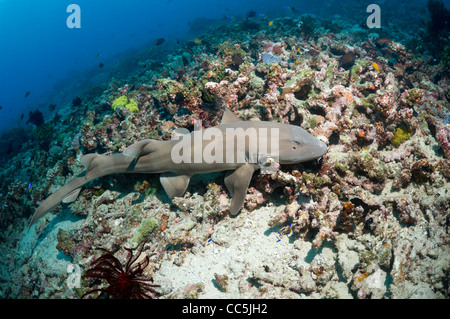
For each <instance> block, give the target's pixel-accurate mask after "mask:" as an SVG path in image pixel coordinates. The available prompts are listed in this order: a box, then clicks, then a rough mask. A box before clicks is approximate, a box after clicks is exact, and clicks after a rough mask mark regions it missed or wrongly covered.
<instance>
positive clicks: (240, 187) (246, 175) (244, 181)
mask: <svg viewBox="0 0 450 319" xmlns="http://www.w3.org/2000/svg"><path fill="white" fill-rule="evenodd" d="M255 169H256V168H255V167H254V166H253V165H251V164H245V165H242V166H241V167H239V168H238V169H237V170H235V171H234V172H232V173H231V174H230V175H228V176H227V177H225V185H226V186H227V188H228V191H229V192H230V194H231V197H232V198H231V205H230V212H231V214H232V215H236V214H237V213H238V212H239V211H240V210H241V208H242V206H244V200H245V195H247V189H248V186H249V185H250V181H251V179H252V176H253V173H254V172H255Z"/></svg>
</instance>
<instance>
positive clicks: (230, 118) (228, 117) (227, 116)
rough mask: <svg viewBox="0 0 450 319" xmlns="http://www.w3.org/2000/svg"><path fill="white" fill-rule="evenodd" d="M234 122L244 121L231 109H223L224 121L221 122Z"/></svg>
mask: <svg viewBox="0 0 450 319" xmlns="http://www.w3.org/2000/svg"><path fill="white" fill-rule="evenodd" d="M234 122H242V120H241V119H240V118H239V117H237V116H236V114H234V113H233V112H231V111H230V110H229V109H224V110H223V115H222V122H220V124H229V123H234Z"/></svg>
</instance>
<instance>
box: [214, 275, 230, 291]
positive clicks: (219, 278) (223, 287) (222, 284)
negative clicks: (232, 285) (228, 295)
mask: <svg viewBox="0 0 450 319" xmlns="http://www.w3.org/2000/svg"><path fill="white" fill-rule="evenodd" d="M214 278H215V279H214V280H213V282H214V284H215V285H216V286H217V288H219V290H220V291H221V292H227V287H228V276H227V275H219V274H216V273H215V274H214Z"/></svg>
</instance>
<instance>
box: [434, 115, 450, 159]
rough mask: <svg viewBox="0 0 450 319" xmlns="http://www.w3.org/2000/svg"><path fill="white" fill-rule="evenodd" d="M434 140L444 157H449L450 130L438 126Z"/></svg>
mask: <svg viewBox="0 0 450 319" xmlns="http://www.w3.org/2000/svg"><path fill="white" fill-rule="evenodd" d="M436 139H437V141H438V142H439V144H441V147H442V149H443V150H444V154H445V157H447V158H449V157H450V128H449V127H448V126H447V125H444V124H443V123H441V124H439V128H438V131H437V133H436Z"/></svg>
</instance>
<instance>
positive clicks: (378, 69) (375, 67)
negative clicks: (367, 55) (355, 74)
mask: <svg viewBox="0 0 450 319" xmlns="http://www.w3.org/2000/svg"><path fill="white" fill-rule="evenodd" d="M372 66H373V68H374V69H375V71H377V72H378V73H380V67H379V66H378V64H376V63H375V62H372Z"/></svg>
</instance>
